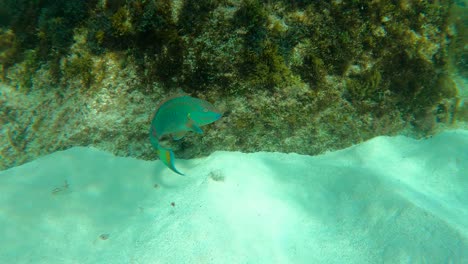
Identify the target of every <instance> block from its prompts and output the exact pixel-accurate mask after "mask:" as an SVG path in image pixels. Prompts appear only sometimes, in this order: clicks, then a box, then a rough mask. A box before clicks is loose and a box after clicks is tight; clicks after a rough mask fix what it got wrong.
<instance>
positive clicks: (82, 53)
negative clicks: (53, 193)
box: [0, 0, 468, 169]
mask: <svg viewBox="0 0 468 264" xmlns="http://www.w3.org/2000/svg"><path fill="white" fill-rule="evenodd" d="M3 2H5V4H4V5H3V6H1V7H0V78H1V79H0V81H1V82H0V130H1V133H2V135H4V136H2V137H1V138H0V156H1V157H0V169H4V168H7V167H11V166H14V165H18V164H21V163H24V162H26V161H28V160H31V159H33V158H35V157H38V156H41V155H44V154H47V153H50V152H53V151H56V150H60V149H65V148H68V147H70V146H75V145H81V146H94V147H97V148H100V149H104V150H108V151H111V152H113V153H115V154H116V155H121V156H134V157H139V158H145V159H154V158H155V154H154V153H153V150H152V148H151V146H150V144H149V141H148V127H149V122H150V118H151V115H152V113H153V111H154V110H155V107H156V106H157V104H158V102H159V101H161V100H162V99H164V98H165V97H167V96H170V95H173V94H177V93H180V92H182V91H183V92H185V93H188V94H190V95H193V96H196V97H200V98H203V99H206V100H208V101H211V102H213V103H214V104H215V105H216V106H217V107H219V108H220V109H222V110H223V111H224V116H223V118H222V119H221V120H220V121H218V122H216V123H215V124H213V125H211V126H208V127H207V129H206V131H205V134H204V135H203V136H198V135H190V136H188V137H186V138H185V139H184V140H182V141H180V142H175V143H173V146H174V150H175V152H176V155H177V156H178V157H182V158H192V157H197V156H200V155H206V154H208V153H210V152H212V151H215V150H238V151H246V152H252V151H282V152H297V153H302V154H318V153H321V152H324V151H327V150H335V149H339V148H343V147H347V146H350V145H352V144H355V143H358V142H361V141H363V140H366V139H369V138H371V137H374V136H378V135H394V134H398V133H404V134H406V135H412V136H415V137H425V136H430V135H432V134H434V133H436V132H437V131H439V130H440V129H445V128H450V127H455V126H466V122H467V121H468V107H467V104H464V103H463V101H464V99H465V98H466V93H465V94H464V93H463V92H460V91H459V89H457V86H456V85H455V83H456V81H455V79H454V75H457V76H462V77H465V78H466V77H467V64H466V47H465V46H466V38H467V35H466V27H465V25H466V16H464V15H463V14H464V13H465V14H466V8H465V7H464V6H462V5H461V4H460V3H457V2H454V1H449V0H442V1H412V0H396V1H363V0H355V1H340V0H334V1H303V0H294V1H284V0H277V1H266V0H265V1H253V0H177V1H172V0H149V1H140V0H136V1H119V0H118V1H106V0H93V1H80V0H70V1H65V2H63V1H62V2H60V1H51V0H44V1H25V0H21V1H12V0H5V1H3Z"/></svg>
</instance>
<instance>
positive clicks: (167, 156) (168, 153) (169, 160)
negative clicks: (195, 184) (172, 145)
mask: <svg viewBox="0 0 468 264" xmlns="http://www.w3.org/2000/svg"><path fill="white" fill-rule="evenodd" d="M158 155H159V159H160V160H161V161H162V162H163V163H164V165H166V166H167V167H168V168H169V169H171V170H172V171H173V172H175V173H177V174H180V175H184V174H183V173H182V172H180V171H178V170H177V169H176V168H175V166H174V160H175V157H174V153H173V152H172V150H171V149H166V148H163V147H161V146H159V147H158Z"/></svg>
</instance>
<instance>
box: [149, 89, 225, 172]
mask: <svg viewBox="0 0 468 264" xmlns="http://www.w3.org/2000/svg"><path fill="white" fill-rule="evenodd" d="M221 116H222V113H220V112H219V111H218V110H216V109H215V107H214V106H213V105H212V104H210V103H209V102H207V101H204V100H201V99H198V98H194V97H190V96H187V95H183V96H176V97H173V98H170V99H168V100H166V101H164V102H163V103H161V104H160V106H159V107H158V108H157V109H156V112H155V113H154V116H153V120H152V121H151V128H150V132H149V134H150V141H151V144H152V145H153V147H154V148H155V149H156V151H157V153H158V156H159V159H161V161H162V162H163V163H164V164H165V165H166V166H167V167H168V168H169V169H171V170H172V171H174V172H175V173H178V174H180V175H184V174H183V173H181V172H180V171H178V170H177V169H176V167H175V165H174V159H175V157H174V153H173V152H172V150H171V149H169V148H164V147H162V146H161V145H160V143H159V141H160V139H161V137H163V136H165V135H171V136H172V138H173V139H174V140H179V139H181V138H183V137H184V135H185V133H186V132H187V131H193V132H195V133H197V134H202V133H203V130H201V128H200V127H201V126H204V125H207V124H210V123H213V122H214V121H216V120H218V119H219V118H221Z"/></svg>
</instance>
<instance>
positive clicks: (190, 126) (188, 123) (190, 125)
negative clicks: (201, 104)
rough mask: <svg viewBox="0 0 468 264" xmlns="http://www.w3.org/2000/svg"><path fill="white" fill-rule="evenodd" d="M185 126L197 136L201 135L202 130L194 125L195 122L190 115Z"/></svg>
mask: <svg viewBox="0 0 468 264" xmlns="http://www.w3.org/2000/svg"><path fill="white" fill-rule="evenodd" d="M185 125H186V126H187V127H188V128H190V130H191V131H193V132H195V133H197V134H203V130H202V129H201V128H200V127H199V126H198V125H197V124H196V123H195V121H193V119H192V118H191V117H190V114H188V116H187V123H186V124H185Z"/></svg>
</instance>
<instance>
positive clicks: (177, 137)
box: [172, 131, 187, 140]
mask: <svg viewBox="0 0 468 264" xmlns="http://www.w3.org/2000/svg"><path fill="white" fill-rule="evenodd" d="M186 132H187V131H180V132H176V133H174V134H172V139H174V140H180V139H182V138H183V137H184V136H185V133H186Z"/></svg>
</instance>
